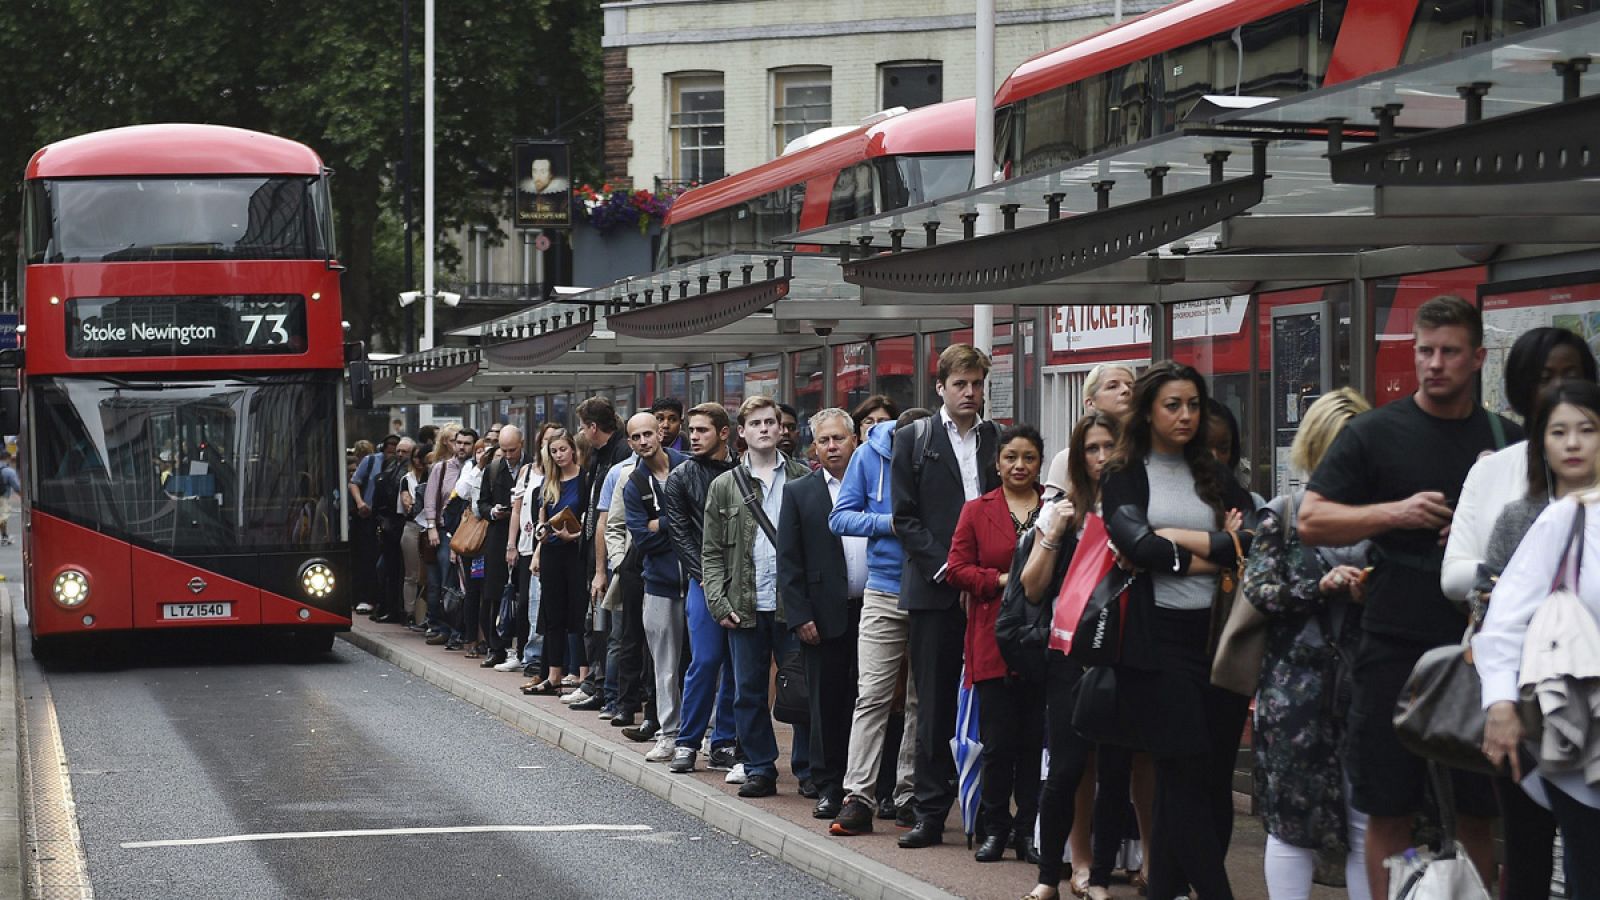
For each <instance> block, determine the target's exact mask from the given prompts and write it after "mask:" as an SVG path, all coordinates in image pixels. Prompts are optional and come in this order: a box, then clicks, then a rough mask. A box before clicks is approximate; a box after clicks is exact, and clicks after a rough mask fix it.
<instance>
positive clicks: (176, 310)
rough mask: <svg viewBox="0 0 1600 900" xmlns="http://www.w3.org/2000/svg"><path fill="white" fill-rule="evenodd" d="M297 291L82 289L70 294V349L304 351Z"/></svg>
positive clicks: (106, 353) (113, 352)
mask: <svg viewBox="0 0 1600 900" xmlns="http://www.w3.org/2000/svg"><path fill="white" fill-rule="evenodd" d="M305 349H306V306H305V298H304V297H302V296H299V295H298V294H233V295H223V296H215V295H213V296H177V297H173V296H168V297H79V298H75V299H72V300H68V301H67V355H68V356H72V357H77V358H84V359H95V358H115V357H134V356H223V355H229V356H231V355H241V354H250V355H253V354H261V353H303V352H305Z"/></svg>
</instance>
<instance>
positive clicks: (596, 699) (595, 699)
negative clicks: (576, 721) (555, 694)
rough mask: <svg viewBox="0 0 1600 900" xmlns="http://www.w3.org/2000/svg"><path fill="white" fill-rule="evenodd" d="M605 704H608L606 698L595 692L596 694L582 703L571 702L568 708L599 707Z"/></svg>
mask: <svg viewBox="0 0 1600 900" xmlns="http://www.w3.org/2000/svg"><path fill="white" fill-rule="evenodd" d="M605 705H606V698H604V697H602V696H600V695H599V694H595V695H594V696H592V697H590V698H589V699H587V700H585V701H583V702H582V703H569V704H567V709H599V708H600V707H602V706H605Z"/></svg>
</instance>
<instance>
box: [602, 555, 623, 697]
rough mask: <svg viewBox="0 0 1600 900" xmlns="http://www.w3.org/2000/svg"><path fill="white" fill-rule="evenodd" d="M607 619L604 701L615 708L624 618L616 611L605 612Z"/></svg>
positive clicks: (619, 677) (619, 676)
mask: <svg viewBox="0 0 1600 900" xmlns="http://www.w3.org/2000/svg"><path fill="white" fill-rule="evenodd" d="M610 577H612V578H615V577H616V574H615V573H611V576H610ZM607 618H608V620H609V621H608V622H607V623H606V624H607V625H609V626H610V627H609V628H607V629H606V678H605V701H606V705H607V706H610V707H613V708H615V707H616V705H617V695H618V694H620V693H621V689H620V686H621V684H622V662H621V660H622V620H623V619H624V618H626V617H625V616H623V614H622V610H620V609H617V610H610V611H609V612H607Z"/></svg>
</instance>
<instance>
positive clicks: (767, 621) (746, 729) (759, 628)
mask: <svg viewBox="0 0 1600 900" xmlns="http://www.w3.org/2000/svg"><path fill="white" fill-rule="evenodd" d="M793 640H794V638H793V636H792V635H790V634H789V629H788V627H787V626H785V625H784V624H783V623H782V622H779V621H778V614H777V613H775V612H758V613H756V621H755V626H754V627H752V628H730V629H728V649H729V652H730V655H731V656H732V657H733V678H734V691H735V693H734V700H733V715H734V720H735V721H736V722H737V723H738V729H739V746H740V747H742V748H743V749H744V757H745V759H744V771H745V774H747V775H765V776H767V777H768V778H777V777H778V740H777V738H776V737H775V736H774V735H773V733H772V704H771V703H770V702H769V698H768V696H767V683H768V681H769V680H770V679H771V677H772V660H773V657H774V655H778V654H782V653H783V651H784V649H786V647H787V644H788V643H789V642H792V641H793Z"/></svg>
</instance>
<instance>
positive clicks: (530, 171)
mask: <svg viewBox="0 0 1600 900" xmlns="http://www.w3.org/2000/svg"><path fill="white" fill-rule="evenodd" d="M512 158H513V159H514V160H515V166H516V168H515V170H514V171H515V172H516V179H517V183H516V192H515V193H516V203H515V210H514V213H513V215H514V218H513V222H514V223H515V224H516V227H518V228H569V227H571V226H572V167H571V156H570V154H569V153H568V147H567V142H566V141H524V142H520V143H518V144H515V145H514V146H513V148H512Z"/></svg>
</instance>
